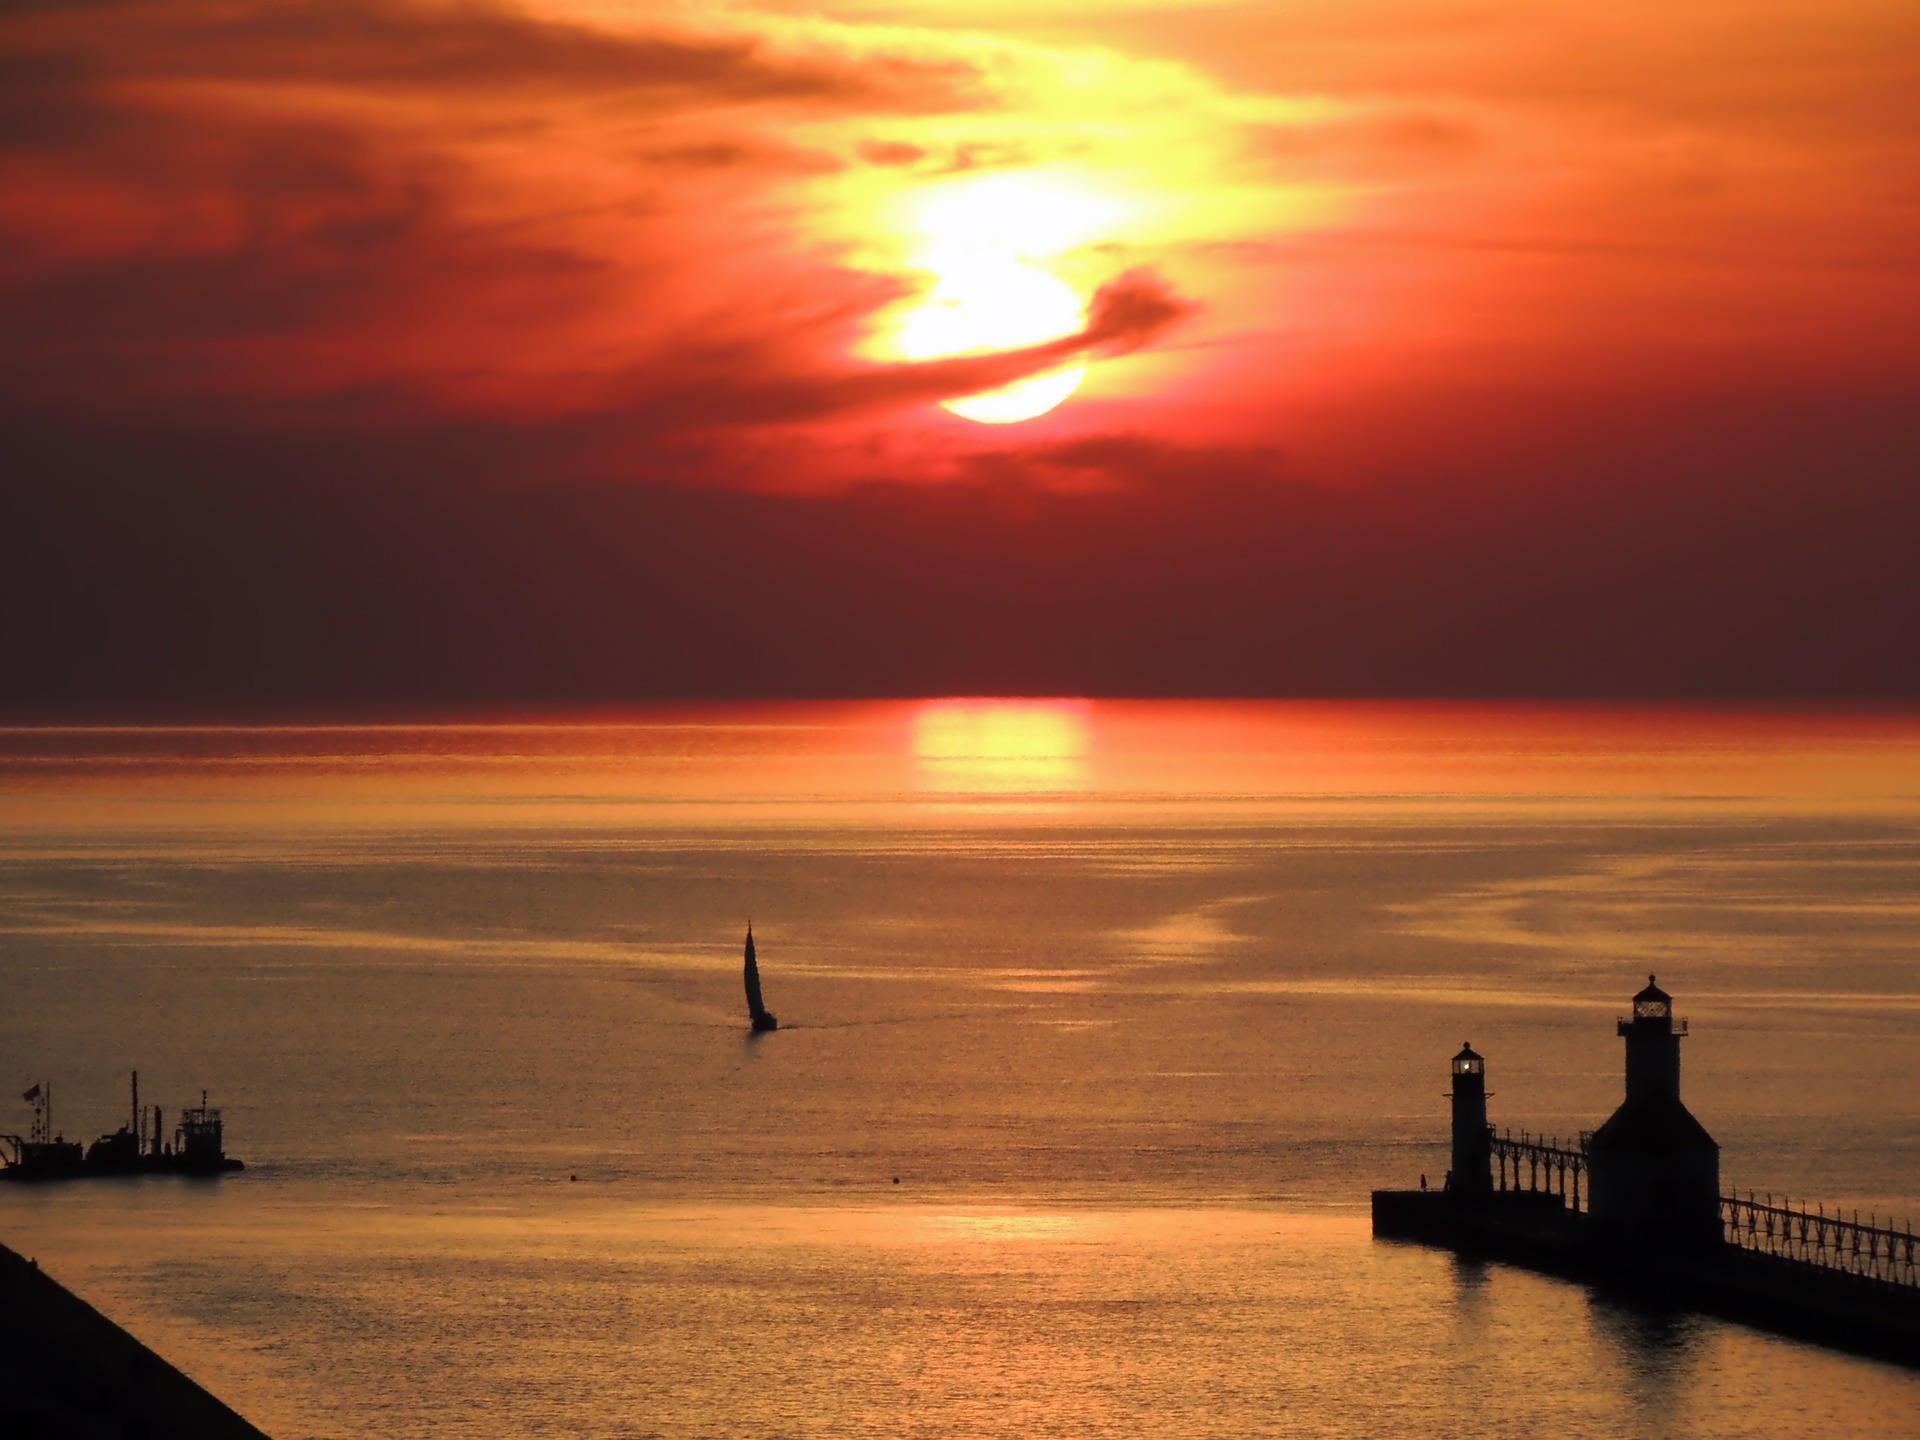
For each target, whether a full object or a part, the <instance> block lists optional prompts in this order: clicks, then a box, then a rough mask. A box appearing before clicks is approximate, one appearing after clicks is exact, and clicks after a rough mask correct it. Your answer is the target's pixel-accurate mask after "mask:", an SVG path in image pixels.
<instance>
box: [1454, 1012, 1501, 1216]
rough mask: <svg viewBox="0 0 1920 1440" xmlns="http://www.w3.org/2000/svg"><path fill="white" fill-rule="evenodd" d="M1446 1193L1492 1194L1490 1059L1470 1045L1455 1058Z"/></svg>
mask: <svg viewBox="0 0 1920 1440" xmlns="http://www.w3.org/2000/svg"><path fill="white" fill-rule="evenodd" d="M1447 1193H1448V1194H1451V1195H1462V1196H1482V1195H1491V1194H1492V1193H1493V1132H1492V1131H1491V1130H1489V1129H1488V1128H1487V1062H1486V1060H1485V1059H1484V1058H1483V1057H1481V1056H1480V1055H1478V1054H1476V1053H1475V1052H1474V1048H1473V1046H1472V1045H1471V1044H1467V1045H1463V1046H1461V1047H1460V1053H1459V1054H1458V1055H1456V1056H1454V1057H1453V1168H1452V1169H1451V1170H1449V1171H1448V1172H1447Z"/></svg>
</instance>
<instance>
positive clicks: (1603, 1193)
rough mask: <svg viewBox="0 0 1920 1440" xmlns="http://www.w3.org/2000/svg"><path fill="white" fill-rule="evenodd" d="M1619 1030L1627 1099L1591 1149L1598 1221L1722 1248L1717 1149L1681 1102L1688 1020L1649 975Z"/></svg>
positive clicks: (1669, 1240)
mask: <svg viewBox="0 0 1920 1440" xmlns="http://www.w3.org/2000/svg"><path fill="white" fill-rule="evenodd" d="M1616 1028H1617V1029H1618V1031H1619V1034H1620V1036H1621V1038H1622V1039H1624V1040H1625V1041H1626V1042H1627V1098H1626V1100H1625V1101H1624V1103H1622V1104H1621V1106H1620V1108H1619V1109H1618V1110H1616V1111H1614V1112H1613V1115H1612V1116H1611V1117H1610V1118H1609V1119H1608V1121H1607V1123H1606V1124H1604V1125H1602V1126H1601V1127H1600V1128H1599V1129H1598V1130H1596V1131H1594V1132H1593V1138H1592V1140H1590V1141H1589V1142H1588V1145H1587V1153H1588V1164H1589V1167H1590V1171H1591V1175H1592V1181H1591V1183H1592V1187H1593V1189H1592V1196H1593V1205H1592V1208H1593V1218H1594V1220H1595V1222H1596V1223H1599V1224H1603V1225H1606V1226H1608V1227H1609V1228H1612V1229H1615V1230H1617V1231H1623V1232H1631V1233H1632V1234H1634V1235H1635V1236H1636V1237H1637V1238H1639V1239H1641V1240H1645V1241H1650V1242H1655V1243H1661V1244H1677V1245H1702V1244H1714V1243H1717V1242H1718V1241H1719V1240H1720V1146H1719V1145H1718V1144H1717V1143H1716V1142H1715V1141H1714V1138H1713V1137H1712V1136H1711V1135H1709V1134H1708V1133H1707V1131H1706V1127H1705V1126H1703V1125H1702V1124H1701V1123H1700V1122H1699V1121H1698V1120H1696V1119H1694V1118H1693V1115H1692V1114H1691V1112H1689V1111H1688V1109H1687V1107H1686V1106H1685V1105H1683V1104H1682V1103H1681V1102H1680V1042H1681V1041H1682V1040H1683V1039H1685V1038H1686V1034H1687V1022H1686V1021H1684V1020H1675V1019H1674V1018H1673V997H1672V996H1670V995H1669V994H1667V992H1666V991H1664V990H1662V989H1661V988H1660V987H1659V986H1658V985H1657V984H1655V983H1654V978H1653V976H1651V975H1649V976H1647V988H1646V989H1644V990H1642V991H1641V992H1640V993H1639V994H1638V995H1635V996H1634V997H1633V1014H1632V1015H1631V1016H1630V1017H1628V1018H1626V1019H1623V1020H1621V1021H1620V1023H1619V1025H1618V1026H1617V1027H1616Z"/></svg>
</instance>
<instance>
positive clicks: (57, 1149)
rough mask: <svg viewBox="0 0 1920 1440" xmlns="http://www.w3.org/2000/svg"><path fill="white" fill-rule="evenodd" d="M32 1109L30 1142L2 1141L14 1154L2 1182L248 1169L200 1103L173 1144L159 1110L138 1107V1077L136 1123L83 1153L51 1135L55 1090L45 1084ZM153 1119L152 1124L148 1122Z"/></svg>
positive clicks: (2, 1164)
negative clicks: (228, 1147) (166, 1137)
mask: <svg viewBox="0 0 1920 1440" xmlns="http://www.w3.org/2000/svg"><path fill="white" fill-rule="evenodd" d="M21 1098H22V1099H24V1100H26V1101H27V1103H28V1104H30V1105H32V1106H33V1107H34V1110H33V1125H32V1128H31V1130H30V1132H29V1134H28V1136H27V1138H26V1139H22V1138H21V1137H20V1136H18V1135H0V1145H4V1146H6V1147H7V1148H9V1149H10V1150H11V1151H12V1152H13V1153H12V1154H11V1155H10V1156H8V1155H4V1154H0V1180H16V1181H35V1180H84V1179H89V1178H92V1177H96V1176H104V1175H224V1174H226V1173H228V1172H230V1171H234V1170H244V1169H246V1168H247V1167H246V1165H245V1164H244V1163H242V1162H241V1161H239V1160H235V1159H234V1158H233V1157H231V1156H230V1155H228V1154H227V1152H226V1149H225V1146H224V1140H225V1126H224V1124H223V1123H222V1121H221V1116H220V1112H219V1110H217V1109H215V1108H214V1107H213V1106H211V1105H209V1104H207V1092H206V1091H204V1090H202V1091H201V1092H200V1103H199V1104H198V1105H195V1106H189V1107H188V1108H187V1109H185V1110H183V1111H182V1112H181V1113H180V1123H179V1125H178V1126H176V1127H175V1129H174V1132H173V1140H172V1141H171V1143H168V1142H165V1141H163V1140H162V1138H161V1137H162V1136H163V1135H164V1134H165V1133H166V1129H165V1124H164V1121H163V1119H162V1112H161V1109H160V1107H159V1106H158V1105H155V1106H153V1107H152V1108H151V1110H143V1109H141V1107H140V1072H139V1071H138V1070H136V1071H134V1072H133V1106H132V1112H133V1113H132V1116H131V1120H132V1123H131V1124H130V1125H122V1126H121V1127H120V1128H119V1129H118V1130H116V1131H114V1132H113V1133H112V1134H111V1135H102V1136H101V1137H100V1138H99V1139H98V1140H96V1141H94V1142H93V1143H92V1144H91V1145H89V1146H87V1147H86V1149H85V1151H84V1152H83V1151H82V1150H81V1148H80V1145H79V1144H78V1142H76V1141H71V1140H68V1139H67V1138H66V1137H65V1136H64V1135H54V1134H51V1131H52V1129H53V1086H52V1085H51V1084H50V1083H48V1082H45V1081H43V1082H41V1083H40V1084H38V1085H35V1086H34V1087H33V1088H32V1089H31V1090H29V1091H27V1092H26V1094H25V1095H24V1096H22V1097H21ZM149 1116H151V1120H149Z"/></svg>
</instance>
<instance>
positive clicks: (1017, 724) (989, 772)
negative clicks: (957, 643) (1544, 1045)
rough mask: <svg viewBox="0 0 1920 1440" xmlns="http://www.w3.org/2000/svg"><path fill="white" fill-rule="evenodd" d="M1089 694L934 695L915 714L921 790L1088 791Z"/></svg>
mask: <svg viewBox="0 0 1920 1440" xmlns="http://www.w3.org/2000/svg"><path fill="white" fill-rule="evenodd" d="M1090 730H1091V727H1090V725H1089V722H1088V705H1087V702H1086V701H1084V700H933V701H929V702H927V703H926V704H924V705H922V706H921V707H920V708H919V709H918V710H917V711H916V712H915V714H914V717H913V756H914V761H915V765H916V770H917V773H918V776H919V781H920V785H921V788H923V789H926V790H936V791H940V792H942V793H944V794H986V795H1034V794H1048V793H1059V792H1062V791H1077V790H1084V789H1085V788H1086V786H1087V751H1088V748H1089V745H1088V742H1089V738H1090Z"/></svg>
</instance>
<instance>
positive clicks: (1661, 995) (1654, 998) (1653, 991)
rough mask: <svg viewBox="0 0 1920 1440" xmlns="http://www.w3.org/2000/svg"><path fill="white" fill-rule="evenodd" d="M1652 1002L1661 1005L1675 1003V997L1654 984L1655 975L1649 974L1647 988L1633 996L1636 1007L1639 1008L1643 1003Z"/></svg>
mask: <svg viewBox="0 0 1920 1440" xmlns="http://www.w3.org/2000/svg"><path fill="white" fill-rule="evenodd" d="M1650 1002H1651V1003H1654V1004H1659V1005H1672V1004H1673V997H1672V996H1671V995H1669V994H1667V992H1666V991H1664V990H1662V989H1661V988H1660V987H1659V986H1658V985H1656V984H1654V983H1653V976H1651V975H1649V976H1647V988H1646V989H1644V990H1642V991H1641V992H1640V993H1639V994H1638V995H1636V996H1634V997H1633V1004H1634V1008H1635V1009H1638V1008H1639V1007H1640V1006H1641V1005H1643V1004H1647V1003H1650Z"/></svg>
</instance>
